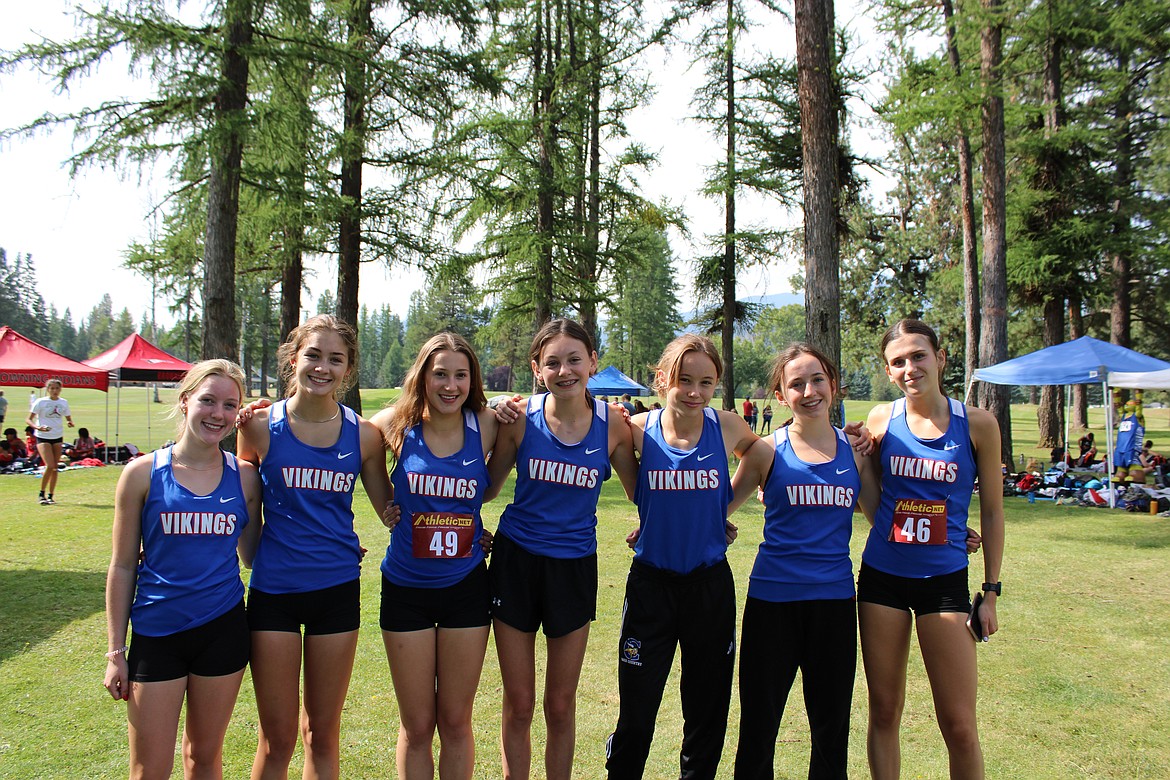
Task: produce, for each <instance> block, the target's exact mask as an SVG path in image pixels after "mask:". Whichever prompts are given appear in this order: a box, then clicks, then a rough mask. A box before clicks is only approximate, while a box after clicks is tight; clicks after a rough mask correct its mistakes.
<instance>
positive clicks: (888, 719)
mask: <svg viewBox="0 0 1170 780" xmlns="http://www.w3.org/2000/svg"><path fill="white" fill-rule="evenodd" d="M904 704H905V702H904V700H903V699H902V698H900V697H885V696H878V697H874V696H870V698H869V723H870V725H871V726H872V727H874V728H878V729H894V728H898V726H899V725H900V724H901V723H902V708H903V705H904Z"/></svg>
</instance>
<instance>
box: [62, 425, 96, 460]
mask: <svg viewBox="0 0 1170 780" xmlns="http://www.w3.org/2000/svg"><path fill="white" fill-rule="evenodd" d="M77 434H78V435H77V439H76V440H74V442H73V446H72V447H71V448H70V450H69V460H70V461H71V462H73V463H76V462H77V461H79V460H84V459H85V458H92V457H93V453H94V450H96V449H97V442H95V441H94V439H93V437H92V436H90V435H89V428H78V429H77Z"/></svg>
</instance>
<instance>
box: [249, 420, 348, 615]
mask: <svg viewBox="0 0 1170 780" xmlns="http://www.w3.org/2000/svg"><path fill="white" fill-rule="evenodd" d="M287 405H288V401H277V402H276V403H275V404H273V405H272V407H271V408H270V410H269V417H268V436H269V440H268V455H267V457H265V458H264V460H262V461H261V462H260V479H261V480H262V481H263V483H264V530H263V531H262V532H261V534H260V546H259V547H258V548H257V550H256V560H255V561H254V562H253V566H252V580H251V586H252V587H253V588H257V589H259V590H262V591H264V592H265V593H306V592H308V591H314V590H321V589H323V588H332V587H334V586H335V585H341V584H343V583H346V582H352V581H353V580H356V579H357V578H358V577H359V576H361V560H362V552H361V545H360V544H359V543H358V535H357V532H356V531H354V528H353V488H354V483H355V482H357V480H358V477H359V476H360V474H361V468H362V442H361V430H360V429H359V427H358V416H357V413H356V412H354V410H353V409H350V408H349V407H348V406H342V407H341V411H342V420H341V434H340V435H339V436H338V437H337V442H336V443H335V444H333V445H332V446H329V447H311V446H309V445H308V444H305V443H304V442H302V441H301V440H300V439H298V438H297V437H296V435H295V434H294V433H293V432H292V427H291V426H290V425H289V419H288V409H287Z"/></svg>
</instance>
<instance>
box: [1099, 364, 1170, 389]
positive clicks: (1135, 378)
mask: <svg viewBox="0 0 1170 780" xmlns="http://www.w3.org/2000/svg"><path fill="white" fill-rule="evenodd" d="M1109 385H1110V387H1135V388H1136V387H1140V388H1141V389H1143V390H1170V368H1167V369H1164V370H1162V371H1115V372H1114V373H1112V374H1110V375H1109Z"/></svg>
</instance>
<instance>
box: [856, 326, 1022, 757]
mask: <svg viewBox="0 0 1170 780" xmlns="http://www.w3.org/2000/svg"><path fill="white" fill-rule="evenodd" d="M881 349H882V358H883V360H884V361H885V366H886V373H887V374H888V375H889V377H890V379H891V381H893V382H894V384H895V385H897V386H898V389H899V390H901V391H902V394H903V396H904V397H903V398H900V399H898V400H897V401H895V402H894V403H892V404H882V405H879V406H876V407H874V409H873V410H872V411H871V412H870V415H869V420H868V427H869V429H870V430H871V431H872V432H873V434H874V436H875V437H876V438H877V439H878V440H879V441H880V459H881V472H882V478H881V481H882V497H881V504H880V506H879V508H878V512H877V516H876V517H875V520H874V525H873V529H872V530H871V531H870V535H869V538H868V540H867V541H866V545H865V552H864V553H863V554H862V558H861V571H860V573H859V576H858V587H857V599H858V622H859V627H860V633H861V651H862V659H863V661H864V664H865V673H866V683H867V688H868V692H869V728H868V736H869V744H868V754H869V760H870V771H871V773H872V774H873V776H874V777H875V778H879V779H880V778H891V777H897V776H898V771H899V768H900V764H901V752H900V746H899V729H900V725H901V716H902V707H903V703H904V701H905V698H906V657H907V654H908V653H909V649H910V633H911V630H912V628H913V627H914V626H915V624H916V626H917V632H918V637H919V647H920V648H921V651H922V657H923V661H924V663H925V665H926V667H927V668H928V669H930V670H931V674H930V681H931V689H932V690H931V693H932V699H933V702H934V707H935V712H936V714H937V716H938V723H939V728H940V730H941V731H942V732H943V737H944V740H945V742H946V745H947V750H948V753H949V759H950V766H951V767H954V768H962V771H963V777H983V753H982V749H981V748H980V745H979V731H978V727H977V723H976V716H975V709H976V706H975V705H976V689H977V685H978V683H977V672H976V656H975V642H973V641H972V633H975V634H978V635H979V636H980V637H982V638H983V639H984V641H986V639H987V638H988V637H990V636H991V635H993V634H994V633H995V632H996V630H997V629H998V620H997V617H996V608H995V607H996V601H997V600H998V597H999V594H1000V589H1001V585H1000V582H999V577H1000V565H1001V562H1002V559H1003V541H1004V523H1003V491H1002V476H1001V473H1000V447H1001V442H1000V434H999V425H998V423H997V422H996V420H995V417H994V416H992V415H991V414H990V413H989V412H987V411H984V410H982V409H978V408H975V407H969V406H964V405H963V404H961V403H959V402H958V401H955V400H952V399H950V398H948V397H947V396H946V395H945V393H944V392H943V389H942V375H943V371H944V368H945V366H946V357H947V356H946V353H945V352H944V351H943V350H942V349H941V348H940V347H939V343H938V337H937V336H936V335H935V333H934V331H933V330H932V329H931V328H930V327H929V326H928V325H926V324H925V323H923V322H919V321H918V320H902V321H900V322H898V323H895V324H894V325H893V326H891V327H890V329H889V330H888V331H886V333H885V335H884V336H883V338H882V345H881ZM976 476H978V479H979V484H980V485H982V486H983V487H984V489H983V490H981V491H980V495H979V516H980V528H979V532H980V533H981V534H982V542H983V576H984V585H983V588H982V589H983V590H984V591H985V593H984V597H983V602H982V606H980V608H979V609H978V611H977V613H976V614H974V615H972V619H971V628H970V631H969V630H968V627H967V625H966V623H967V618H968V616H967V612H968V610H969V609H970V600H969V595H968V594H969V593H970V591H969V590H968V582H967V554H966V551H965V550H966V549H972V547H970V546H967V536H968V531H967V528H966V522H967V510H968V505H969V503H970V499H971V493H972V489H973V487H974V483H975V479H976ZM952 776H953V775H952Z"/></svg>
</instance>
